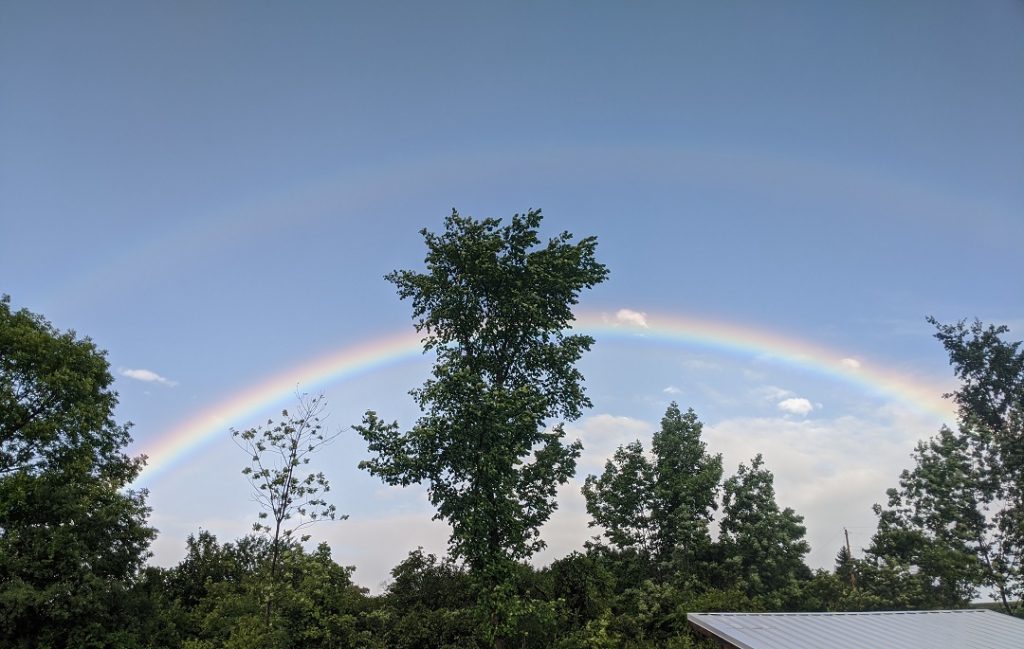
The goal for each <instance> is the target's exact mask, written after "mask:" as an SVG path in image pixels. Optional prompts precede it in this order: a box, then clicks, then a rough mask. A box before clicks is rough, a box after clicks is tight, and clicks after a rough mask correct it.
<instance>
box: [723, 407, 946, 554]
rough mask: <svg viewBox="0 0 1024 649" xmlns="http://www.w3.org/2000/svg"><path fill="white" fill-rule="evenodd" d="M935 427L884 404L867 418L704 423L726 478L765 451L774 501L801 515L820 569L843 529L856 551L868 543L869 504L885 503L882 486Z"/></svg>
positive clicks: (926, 419) (895, 475) (896, 474)
mask: <svg viewBox="0 0 1024 649" xmlns="http://www.w3.org/2000/svg"><path fill="white" fill-rule="evenodd" d="M933 432H934V425H933V422H932V421H931V418H929V417H924V416H920V415H918V414H916V413H914V412H913V411H911V410H907V409H901V408H894V407H892V406H888V407H886V408H882V409H879V410H878V411H877V412H874V413H872V414H871V415H870V416H868V417H853V416H844V417H838V418H835V419H806V420H795V419H791V418H784V417H773V418H742V419H730V420H725V421H722V422H718V423H715V424H710V425H705V427H704V439H705V440H706V441H707V445H708V451H709V452H712V453H722V454H723V459H724V465H725V475H724V476H723V477H725V478H727V477H729V476H730V475H732V474H733V473H734V472H735V470H736V467H737V465H739V463H740V462H743V463H746V464H748V465H749V463H750V460H751V458H752V457H754V455H756V454H757V453H762V454H763V455H764V461H765V468H767V469H768V470H769V471H771V472H772V473H773V474H774V475H775V490H776V494H777V499H778V502H779V505H780V506H781V507H792V508H793V509H794V510H795V511H796V513H798V514H800V515H802V516H804V524H805V525H806V526H807V540H808V542H809V543H810V545H811V553H810V554H809V555H808V557H807V559H808V564H809V565H811V567H812V568H817V567H831V565H832V559H833V557H834V556H835V553H836V550H837V549H838V548H839V544H840V543H841V541H842V531H843V528H844V527H847V528H849V530H850V541H851V544H852V545H853V546H854V552H855V553H857V552H858V551H859V549H860V548H862V547H863V546H865V545H867V543H868V542H869V540H870V536H871V534H873V533H874V530H875V526H876V523H877V521H876V519H875V516H874V513H873V512H872V511H871V506H872V505H873V504H874V503H884V502H885V490H886V489H888V488H889V487H892V486H895V484H896V483H897V481H898V479H899V474H900V472H901V471H902V470H903V469H906V468H909V467H910V466H912V460H911V458H910V452H911V450H912V449H913V447H914V444H915V443H916V441H917V440H918V439H923V438H925V437H928V436H929V435H931V434H933ZM865 449H870V453H868V452H865ZM720 515H721V513H720V512H719V513H718V516H720Z"/></svg>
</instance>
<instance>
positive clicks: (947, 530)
mask: <svg viewBox="0 0 1024 649" xmlns="http://www.w3.org/2000/svg"><path fill="white" fill-rule="evenodd" d="M929 322H931V323H932V324H933V325H935V326H936V328H937V330H938V332H937V333H936V335H935V337H936V338H938V339H939V340H940V341H941V342H942V344H943V346H944V347H945V348H946V351H947V352H948V353H949V358H950V364H951V365H952V366H953V368H954V371H955V373H956V375H957V377H958V378H959V379H960V380H961V381H962V383H961V386H960V388H959V389H958V390H957V391H956V392H954V393H952V394H950V395H947V396H950V397H952V398H953V400H954V401H955V402H956V403H957V405H958V406H959V410H960V413H959V414H960V426H959V428H958V429H957V430H952V429H950V428H947V427H943V428H942V429H941V430H940V431H939V433H938V435H936V436H935V437H933V438H931V439H929V440H927V441H925V442H921V443H919V444H918V445H917V448H916V449H915V451H914V455H913V457H914V460H915V466H914V468H913V469H911V470H908V471H904V472H903V473H902V474H901V475H900V479H899V487H898V488H895V489H890V490H889V491H888V493H887V495H888V502H887V505H886V506H885V507H882V506H880V505H876V506H875V512H876V513H877V514H878V516H879V519H878V531H877V532H876V534H875V536H874V538H873V539H872V544H871V548H869V551H868V554H869V557H870V558H871V560H872V561H873V562H874V563H875V564H876V565H881V566H883V567H884V568H886V569H887V570H889V571H890V572H891V573H892V574H894V575H895V576H896V578H897V579H898V580H899V581H900V582H901V583H904V584H913V586H912V587H908V588H906V589H904V590H907V591H910V592H914V593H916V594H917V600H915V601H914V602H913V604H914V605H916V606H956V605H961V604H965V603H967V602H969V601H970V599H971V598H973V597H974V596H976V595H977V594H978V593H979V589H981V588H986V589H988V590H989V591H990V592H991V594H992V595H994V596H995V597H996V598H997V599H998V600H999V602H1000V603H1001V604H1002V606H1003V609H1004V610H1005V611H1006V612H1007V613H1014V612H1015V611H1017V610H1019V607H1020V603H1019V602H1020V600H1021V598H1022V596H1024V573H1022V569H1021V563H1022V561H1024V534H1022V532H1021V530H1022V528H1024V526H1022V525H1021V523H1022V521H1024V516H1022V512H1024V493H1022V489H1024V486H1022V485H1024V405H1022V404H1024V352H1022V351H1021V349H1020V347H1021V343H1019V342H1007V341H1005V340H1003V339H1002V335H1003V334H1005V333H1006V332H1007V331H1008V330H1007V328H1006V327H995V326H991V325H990V326H987V327H986V326H984V325H982V323H981V322H978V321H975V322H974V323H973V324H972V325H970V326H967V325H965V323H964V322H959V323H957V324H953V325H942V324H939V323H938V322H937V321H936V320H935V319H934V318H929ZM986 594H989V593H986Z"/></svg>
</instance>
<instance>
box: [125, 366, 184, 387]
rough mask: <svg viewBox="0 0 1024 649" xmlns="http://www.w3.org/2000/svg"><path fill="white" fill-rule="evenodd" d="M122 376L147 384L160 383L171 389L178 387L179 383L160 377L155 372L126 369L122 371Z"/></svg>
mask: <svg viewBox="0 0 1024 649" xmlns="http://www.w3.org/2000/svg"><path fill="white" fill-rule="evenodd" d="M121 376H127V377H128V378H130V379H135V380H136V381H144V382H146V383H159V384H161V385H166V386H169V387H174V386H176V385H178V382H177V381H172V380H170V379H168V378H166V377H163V376H160V375H159V374H157V373H156V372H154V371H153V370H141V369H140V370H131V369H125V370H121Z"/></svg>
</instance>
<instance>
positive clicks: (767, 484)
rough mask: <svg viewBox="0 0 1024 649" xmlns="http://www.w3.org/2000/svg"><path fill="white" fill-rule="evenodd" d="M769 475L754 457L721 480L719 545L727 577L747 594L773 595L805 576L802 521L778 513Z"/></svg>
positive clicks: (789, 512)
mask: <svg viewBox="0 0 1024 649" xmlns="http://www.w3.org/2000/svg"><path fill="white" fill-rule="evenodd" d="M774 483H775V476H773V475H772V473H771V472H770V471H768V470H767V469H765V468H764V459H763V458H762V457H761V454H760V453H759V454H757V455H756V456H755V457H754V459H753V461H752V462H751V463H750V466H747V465H745V464H740V466H739V469H738V471H737V472H736V475H734V476H732V477H730V478H729V479H728V480H726V481H725V484H724V489H723V496H722V521H721V525H720V528H719V542H720V544H721V551H722V553H723V556H724V563H725V565H724V568H725V573H726V575H727V576H728V577H730V578H731V579H733V580H735V583H736V584H737V585H738V586H739V587H740V588H741V589H743V590H744V591H745V592H746V593H747V594H748V595H749V596H751V597H756V596H775V595H776V594H777V593H784V592H785V591H786V590H787V589H788V588H791V587H792V586H793V585H794V584H795V582H796V580H797V579H798V578H800V577H803V576H809V573H810V571H809V570H808V569H807V567H806V565H805V564H804V562H803V557H804V555H806V554H807V552H808V551H809V549H810V547H809V546H808V545H807V542H806V541H805V540H804V534H805V533H806V528H805V527H804V526H803V517H802V516H799V515H797V514H796V513H795V512H794V511H793V510H792V509H790V508H788V507H787V508H786V509H783V510H780V509H779V505H778V503H777V502H776V500H775V484H774Z"/></svg>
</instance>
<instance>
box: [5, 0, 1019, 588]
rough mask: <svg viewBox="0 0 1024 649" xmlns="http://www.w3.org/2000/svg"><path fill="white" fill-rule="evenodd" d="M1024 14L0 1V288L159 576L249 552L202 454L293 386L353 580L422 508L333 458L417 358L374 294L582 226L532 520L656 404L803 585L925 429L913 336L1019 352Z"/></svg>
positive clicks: (335, 539) (570, 492)
mask: <svg viewBox="0 0 1024 649" xmlns="http://www.w3.org/2000/svg"><path fill="white" fill-rule="evenodd" d="M1022 34H1024V3H1021V2H1018V1H1009V0H993V1H991V2H985V3H970V2H943V1H937V0H928V1H923V0H922V1H909V2H901V3H889V2H860V3H849V4H845V5H840V4H839V3H820V2H781V3H772V4H771V6H768V5H766V4H764V3H755V2H717V3H680V2H645V3H629V4H625V3H611V2H595V3H569V2H520V3H501V4H500V3H481V2H435V3H417V2H380V3H327V2H304V3H285V2H264V3H241V2H236V3H232V2H219V3H207V2H178V3H138V2H102V3H74V2H67V3H62V2H31V3H24V2H13V1H10V0H0V293H7V294H9V295H10V296H11V301H12V305H13V306H14V307H16V308H21V307H25V308H28V309H30V310H31V311H34V312H37V313H41V314H43V315H44V316H46V317H47V318H48V319H49V320H50V321H51V322H52V323H53V324H54V325H55V326H56V327H58V328H60V329H62V330H64V329H74V330H75V331H77V332H79V333H80V334H82V335H88V336H90V337H91V338H92V339H93V340H94V341H95V342H96V343H97V344H98V345H99V347H101V348H103V349H105V350H107V358H108V360H109V362H110V365H111V370H112V372H113V373H114V374H115V375H116V382H115V387H116V390H117V391H118V392H119V394H120V404H119V406H118V410H117V417H118V420H119V421H131V422H133V424H134V427H133V429H132V432H133V436H134V442H133V445H132V446H131V447H130V448H129V449H128V450H129V452H131V453H133V454H138V453H146V454H147V455H149V457H150V466H149V468H148V469H147V471H146V472H145V473H143V475H142V477H141V478H140V480H139V483H138V484H137V486H138V487H140V488H146V489H148V490H149V496H148V502H149V504H150V505H151V506H152V514H151V518H150V520H151V523H152V524H153V525H154V526H155V527H157V528H158V529H159V530H160V534H159V536H158V538H157V540H156V541H155V542H154V544H153V546H152V550H153V552H154V556H153V557H152V559H151V562H152V563H153V564H155V565H162V566H170V565H173V564H174V563H176V562H177V561H179V560H180V559H181V558H182V556H183V555H184V552H185V539H186V537H187V536H188V535H189V534H193V533H196V532H197V531H198V530H200V529H206V530H209V531H211V532H213V533H214V534H216V535H217V536H218V538H219V539H220V540H221V541H227V540H232V539H235V538H237V537H239V536H241V535H242V534H245V533H246V532H247V530H248V529H249V528H250V527H251V524H252V522H253V521H254V520H255V519H256V516H257V513H258V507H257V504H256V503H255V502H254V501H253V500H252V498H251V494H250V490H249V486H248V484H247V483H246V481H245V478H244V477H243V476H242V475H241V470H242V468H243V467H244V466H245V465H246V460H247V458H246V457H245V454H244V453H242V452H241V451H240V450H239V449H238V448H236V447H235V446H234V444H233V443H232V441H231V437H230V433H229V430H230V429H231V428H237V429H245V428H248V427H251V426H255V425H257V424H259V423H262V422H264V421H266V420H267V419H268V418H269V417H274V416H276V414H277V413H278V411H279V410H280V409H281V408H284V407H289V406H290V405H292V404H294V401H295V393H296V391H297V390H298V391H301V392H310V393H319V392H323V393H324V395H325V397H326V400H327V402H328V405H329V412H330V417H329V419H328V420H327V421H328V425H329V426H330V427H331V428H332V429H333V430H337V431H338V432H339V433H340V435H339V437H338V438H337V440H336V441H335V443H334V444H332V445H331V446H330V447H329V448H327V449H324V451H323V452H322V453H320V454H319V456H318V457H317V458H316V462H315V465H316V468H317V469H321V470H323V471H324V472H325V473H326V474H327V477H328V478H329V480H330V481H331V484H332V490H331V492H330V493H331V496H332V501H333V502H334V503H335V504H336V505H337V507H338V510H339V511H340V512H343V513H346V514H348V515H349V518H348V520H345V521H343V522H333V523H322V524H318V525H316V526H314V527H313V528H312V529H311V533H312V535H313V539H312V542H313V543H315V542H318V541H327V542H329V543H330V544H331V547H332V549H333V552H334V557H335V559H336V560H337V561H339V562H341V563H343V564H346V565H355V566H357V571H356V573H355V579H356V581H357V582H358V583H360V584H362V585H364V586H367V587H368V588H370V589H372V590H374V591H375V592H376V591H379V589H380V588H381V586H382V584H383V583H385V582H386V580H387V578H388V572H389V570H390V568H391V567H393V566H394V565H395V564H397V563H398V562H399V561H401V560H402V559H403V558H404V557H405V556H406V554H407V553H408V552H409V551H410V550H412V549H414V548H416V547H417V546H422V547H424V548H425V549H427V550H429V551H432V552H436V553H441V552H444V550H445V544H446V538H447V531H446V528H445V526H444V525H443V524H442V523H439V522H432V521H431V517H432V515H433V510H432V508H431V507H430V505H429V503H428V501H427V498H426V492H425V490H424V489H423V488H419V487H411V488H406V489H400V488H393V487H386V486H384V485H382V484H381V483H380V482H379V481H378V480H376V479H374V478H372V477H371V476H369V475H367V474H365V473H363V472H360V471H359V469H358V468H357V464H358V462H359V461H360V460H361V459H364V458H365V457H367V454H366V449H365V446H363V445H362V442H361V440H360V439H359V438H358V436H356V435H355V434H354V433H353V432H352V431H351V426H352V425H353V424H356V423H358V422H359V421H360V419H361V417H362V413H363V412H364V411H365V410H367V409H373V410H376V411H377V412H379V413H380V414H381V415H382V416H383V417H384V418H385V419H389V420H391V419H394V420H398V421H399V423H400V424H402V425H403V426H409V425H411V424H412V423H413V422H414V421H415V418H416V416H417V414H418V413H417V410H416V407H415V404H414V403H413V402H412V399H411V398H410V397H409V395H408V391H409V390H410V389H413V388H415V387H416V386H417V385H418V384H420V383H421V382H422V381H423V380H424V379H425V378H426V376H427V375H428V373H429V368H430V358H429V357H428V356H423V355H421V354H419V353H418V352H417V350H416V339H415V334H414V332H413V330H412V320H411V310H410V305H409V304H408V302H402V301H401V300H399V299H398V297H397V295H396V294H395V291H394V287H393V286H391V285H390V284H388V283H387V282H386V281H385V280H384V279H383V276H384V275H385V274H386V273H388V272H389V271H391V270H394V269H399V268H402V269H404V268H410V269H421V268H422V262H423V257H424V254H425V247H424V245H423V239H422V236H421V235H420V230H421V229H424V228H426V229H428V230H432V231H438V230H440V229H441V228H442V227H443V221H444V218H445V216H446V215H448V214H449V213H450V212H451V210H452V209H453V208H456V209H458V210H459V211H460V213H461V214H463V215H467V216H474V217H477V218H482V217H499V218H506V219H507V218H508V217H510V216H511V215H512V214H515V213H522V212H525V211H526V210H528V209H530V208H541V209H543V212H544V215H545V220H544V223H543V229H542V234H544V235H545V236H553V235H555V234H557V233H559V232H561V231H563V230H567V231H569V232H572V233H573V234H574V235H575V236H576V237H584V236H596V237H597V239H598V248H597V254H598V259H599V260H600V261H602V262H603V263H605V264H606V265H607V266H608V268H609V270H610V276H609V279H608V280H607V281H606V282H605V283H603V284H601V285H599V286H597V287H596V288H594V289H593V290H591V291H588V292H587V293H585V294H584V295H583V296H582V297H581V300H580V304H579V307H578V308H579V310H578V314H579V329H580V330H581V331H585V332H588V333H591V334H592V335H594V337H595V339H596V343H595V345H594V348H593V351H592V352H591V353H589V354H588V355H587V356H586V357H585V358H584V359H583V360H582V361H581V362H580V368H581V370H582V371H583V373H584V376H585V377H586V385H587V390H588V394H589V396H590V398H591V400H592V401H593V407H592V408H591V409H590V410H589V411H587V412H586V413H585V414H584V416H583V417H582V418H581V419H579V420H577V421H575V422H570V423H569V424H568V425H567V427H566V431H567V433H568V435H569V437H570V438H578V439H580V440H582V441H583V443H584V446H585V450H584V452H583V456H582V457H581V459H580V462H579V467H578V473H577V476H576V477H575V478H574V480H573V481H571V482H570V483H568V484H567V485H565V486H564V487H563V488H562V489H561V490H560V491H559V509H558V511H557V512H556V514H555V515H554V516H553V518H552V520H551V521H550V522H549V523H548V524H547V525H546V526H545V528H544V529H543V530H542V536H543V538H545V539H546V540H547V542H548V544H549V547H548V549H547V550H545V551H544V552H543V553H542V554H540V555H539V556H538V557H537V558H536V562H537V563H538V565H543V564H544V563H545V562H548V561H550V560H552V559H554V558H557V557H559V556H564V555H565V554H567V553H568V552H570V551H572V550H575V549H580V548H581V547H582V544H583V542H584V541H586V540H587V539H588V538H589V537H591V536H593V535H595V534H598V533H599V530H597V529H594V528H589V527H588V525H587V523H588V520H589V519H588V517H587V515H586V511H585V507H584V504H583V500H582V497H581V496H580V494H579V487H580V485H581V484H582V481H583V479H584V478H585V477H586V475H588V474H590V473H597V472H599V471H600V470H601V468H602V466H603V463H604V461H605V459H606V458H608V457H609V456H610V455H611V453H612V452H613V451H614V449H615V448H616V447H617V446H618V445H620V444H624V443H627V442H630V441H632V440H634V439H641V440H643V441H644V442H645V444H647V443H649V440H650V436H651V434H652V433H653V432H654V431H655V430H656V429H657V427H658V422H659V420H660V418H661V416H662V414H663V413H664V411H665V409H666V407H667V406H668V404H669V403H670V402H671V401H677V402H678V403H679V404H680V406H681V407H683V408H689V407H692V408H694V410H695V411H696V412H697V414H698V416H699V417H700V419H701V420H702V421H703V422H704V424H705V428H704V437H705V440H706V442H707V445H708V449H709V451H711V452H714V453H722V454H723V456H724V461H725V467H726V475H730V474H732V473H733V472H735V470H736V468H737V466H738V464H739V463H740V462H747V463H749V461H750V459H751V458H752V457H753V456H754V454H756V453H758V452H760V453H762V454H763V455H764V458H765V464H766V466H767V468H769V469H770V470H772V471H773V472H774V473H775V478H776V490H777V495H778V500H779V502H780V504H781V505H782V506H784V507H792V508H793V509H794V510H796V512H797V513H799V514H801V515H803V516H804V518H805V524H806V526H807V538H808V540H809V542H810V544H811V552H810V554H809V555H808V562H809V564H810V565H812V566H813V567H829V566H831V564H832V559H833V557H834V556H835V553H836V551H837V550H838V547H839V545H840V543H841V542H842V538H843V528H844V527H846V528H847V529H848V530H849V533H850V540H851V543H852V544H853V545H854V546H855V554H856V553H857V552H859V548H862V547H863V546H865V545H866V544H867V543H868V542H869V541H870V536H871V533H872V532H873V530H874V526H875V518H874V515H873V513H872V511H871V506H872V504H873V503H876V502H884V499H885V490H886V489H887V488H889V487H892V486H895V485H896V482H897V479H898V475H899V472H900V471H901V470H902V469H904V468H908V467H909V466H910V465H911V458H910V453H911V451H912V449H913V447H914V444H915V443H916V442H917V440H920V439H924V438H926V437H928V436H930V435H932V434H934V433H935V432H937V430H938V429H939V427H940V426H941V425H942V424H944V423H946V424H953V423H954V419H953V415H952V414H951V409H950V407H949V405H948V404H947V403H944V402H943V401H942V399H941V394H942V393H943V392H945V391H948V390H950V389H952V388H955V382H954V380H953V376H952V372H951V369H950V367H949V365H948V360H947V358H946V356H945V355H944V352H943V350H942V348H941V345H940V344H939V343H938V342H937V341H936V340H934V338H933V337H932V334H933V328H932V327H931V326H930V325H929V324H928V323H927V322H926V320H925V319H926V317H927V316H934V317H936V318H938V319H939V320H940V321H942V322H954V321H957V320H960V319H964V318H967V319H974V318H979V319H981V320H982V321H984V322H989V323H1000V324H1006V325H1008V326H1009V327H1010V328H1011V334H1010V337H1011V338H1012V339H1014V340H1020V339H1022V338H1024V336H1022V332H1024V275H1022V274H1021V272H1020V264H1019V259H1020V250H1021V243H1022V242H1024V183H1022V182H1021V181H1022V178H1024V36H1022Z"/></svg>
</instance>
